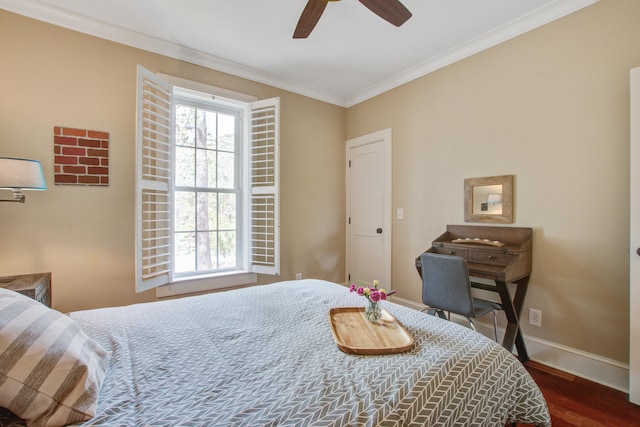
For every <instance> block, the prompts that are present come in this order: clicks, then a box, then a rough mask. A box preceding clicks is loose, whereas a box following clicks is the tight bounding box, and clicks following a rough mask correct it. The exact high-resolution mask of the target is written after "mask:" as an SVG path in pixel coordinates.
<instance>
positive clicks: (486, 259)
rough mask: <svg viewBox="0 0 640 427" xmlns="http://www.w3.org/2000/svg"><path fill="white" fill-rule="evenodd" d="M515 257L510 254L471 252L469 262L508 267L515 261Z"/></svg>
mask: <svg viewBox="0 0 640 427" xmlns="http://www.w3.org/2000/svg"><path fill="white" fill-rule="evenodd" d="M513 259H514V256H513V255H509V254H500V253H496V252H490V251H469V258H468V260H469V261H472V262H477V263H482V264H490V265H502V266H506V265H508V264H509V263H510V262H511V261H513Z"/></svg>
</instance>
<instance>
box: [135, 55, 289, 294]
mask: <svg viewBox="0 0 640 427" xmlns="http://www.w3.org/2000/svg"><path fill="white" fill-rule="evenodd" d="M200 86H202V85H200ZM199 89H201V87H199ZM137 110H138V111H137V113H138V116H137V134H136V140H137V153H136V158H137V163H136V178H137V179H136V228H137V230H136V231H137V233H136V234H137V239H136V290H137V291H138V292H140V291H142V290H146V289H150V288H153V287H157V286H160V285H163V284H170V283H175V282H177V281H180V280H185V279H188V278H202V277H208V278H209V279H207V280H208V281H209V282H211V281H212V280H215V278H216V277H221V276H228V275H231V274H241V273H248V272H253V273H265V274H279V238H278V235H279V221H278V172H277V171H278V111H279V102H278V99H271V100H263V101H256V102H249V103H248V102H242V101H234V100H228V99H224V98H223V99H221V98H220V97H219V96H216V97H215V98H214V97H212V95H211V93H210V92H208V93H207V92H203V91H201V90H192V89H189V88H178V87H173V86H172V85H171V84H170V83H169V82H168V81H165V80H164V79H162V78H160V77H159V76H156V75H155V74H153V73H151V72H150V71H148V70H145V69H144V68H142V67H139V68H138V107H137ZM247 117H248V119H247ZM232 283H233V284H234V285H236V284H239V283H238V282H237V281H234V282H232ZM216 287H217V286H216ZM196 290H203V288H200V289H196Z"/></svg>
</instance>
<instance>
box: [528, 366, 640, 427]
mask: <svg viewBox="0 0 640 427" xmlns="http://www.w3.org/2000/svg"><path fill="white" fill-rule="evenodd" d="M525 367H526V368H527V371H529V373H530V374H531V376H532V377H533V379H534V380H535V382H536V383H537V384H538V387H540V390H542V394H543V395H544V397H545V399H546V400H547V405H548V407H549V412H550V413H551V422H552V423H553V427H563V426H612V427H626V426H629V427H638V426H640V406H638V405H634V404H633V403H630V402H629V398H628V395H627V394H626V393H623V392H621V391H617V390H613V389H610V388H608V387H605V386H603V385H600V384H597V383H594V382H591V381H587V380H585V379H583V378H580V377H576V376H575V375H571V374H567V373H565V372H561V371H558V370H556V369H553V368H549V367H546V366H544V365H541V364H539V363H536V362H527V364H526V365H525ZM525 425H526V424H518V426H519V427H520V426H525Z"/></svg>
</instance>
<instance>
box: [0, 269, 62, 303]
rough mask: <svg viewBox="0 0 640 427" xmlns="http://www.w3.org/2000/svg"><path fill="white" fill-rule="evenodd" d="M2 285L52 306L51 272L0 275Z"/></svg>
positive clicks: (0, 285) (0, 284)
mask: <svg viewBox="0 0 640 427" xmlns="http://www.w3.org/2000/svg"><path fill="white" fill-rule="evenodd" d="M0 287H2V288H5V289H10V290H12V291H15V292H19V293H21V294H23V295H26V296H28V297H30V298H33V299H34V300H36V301H38V302H41V303H42V304H44V305H46V306H47V307H51V273H37V274H22V275H18V276H5V277H0Z"/></svg>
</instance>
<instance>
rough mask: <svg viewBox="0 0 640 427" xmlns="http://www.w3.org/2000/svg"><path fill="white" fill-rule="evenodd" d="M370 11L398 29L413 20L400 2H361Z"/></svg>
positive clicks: (366, 0)
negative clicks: (410, 19) (408, 20)
mask: <svg viewBox="0 0 640 427" xmlns="http://www.w3.org/2000/svg"><path fill="white" fill-rule="evenodd" d="M360 3H362V4H363V5H365V6H366V7H367V8H368V9H369V10H370V11H372V12H373V13H375V14H376V15H378V16H379V17H380V18H382V19H384V20H385V21H387V22H390V23H392V24H393V25H395V26H396V27H399V26H400V25H402V24H404V23H405V22H406V21H407V19H409V18H411V16H412V15H411V12H409V9H407V8H406V7H404V5H403V4H402V3H400V1H399V0H360Z"/></svg>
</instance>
